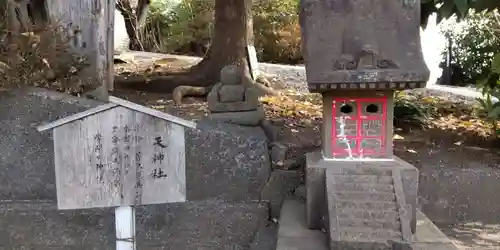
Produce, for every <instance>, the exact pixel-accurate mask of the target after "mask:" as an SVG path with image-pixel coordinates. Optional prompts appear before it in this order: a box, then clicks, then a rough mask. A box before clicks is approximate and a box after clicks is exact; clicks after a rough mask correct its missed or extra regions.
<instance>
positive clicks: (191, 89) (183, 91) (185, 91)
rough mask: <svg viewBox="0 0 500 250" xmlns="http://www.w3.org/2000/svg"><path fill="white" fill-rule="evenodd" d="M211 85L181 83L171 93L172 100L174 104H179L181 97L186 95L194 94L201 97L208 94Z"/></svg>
mask: <svg viewBox="0 0 500 250" xmlns="http://www.w3.org/2000/svg"><path fill="white" fill-rule="evenodd" d="M210 90H211V87H195V86H187V85H182V86H177V87H176V88H175V89H174V91H173V93H172V95H173V98H172V99H173V100H174V103H175V104H176V105H181V104H182V98H184V97H187V96H196V97H202V96H206V95H208V92H210Z"/></svg>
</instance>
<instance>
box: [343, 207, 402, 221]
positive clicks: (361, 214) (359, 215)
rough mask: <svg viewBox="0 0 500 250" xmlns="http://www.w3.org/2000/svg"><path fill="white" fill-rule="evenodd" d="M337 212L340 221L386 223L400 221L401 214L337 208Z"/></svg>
mask: <svg viewBox="0 0 500 250" xmlns="http://www.w3.org/2000/svg"><path fill="white" fill-rule="evenodd" d="M335 212H336V215H337V218H338V219H351V220H358V219H364V220H385V221H397V220H399V213H398V212H396V211H383V210H365V209H345V208H337V209H336V210H335Z"/></svg>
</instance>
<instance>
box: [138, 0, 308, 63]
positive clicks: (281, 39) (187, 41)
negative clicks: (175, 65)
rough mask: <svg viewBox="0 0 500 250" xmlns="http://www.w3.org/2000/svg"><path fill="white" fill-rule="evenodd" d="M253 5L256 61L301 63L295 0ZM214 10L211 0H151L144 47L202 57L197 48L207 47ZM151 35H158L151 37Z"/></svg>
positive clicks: (260, 1)
mask: <svg viewBox="0 0 500 250" xmlns="http://www.w3.org/2000/svg"><path fill="white" fill-rule="evenodd" d="M165 2H170V4H169V3H165ZM253 5H254V9H253V18H254V34H255V41H254V43H255V47H256V49H257V56H258V58H259V60H261V61H268V62H276V63H286V64H295V63H299V62H301V60H302V55H301V53H300V44H301V42H300V26H299V22H298V12H297V10H298V0H272V1H270V0H255V1H254V4H253ZM213 11H214V0H182V1H180V3H179V4H178V5H173V4H172V1H167V0H156V1H154V2H153V5H152V7H151V14H150V16H149V18H148V22H147V29H146V30H147V31H148V33H149V34H151V35H146V36H145V37H147V38H148V39H144V40H147V41H146V42H145V43H146V44H147V45H146V47H147V48H148V49H153V50H155V51H158V52H163V53H183V54H193V55H197V56H203V54H200V51H202V49H203V48H206V47H207V46H208V44H209V42H210V38H211V35H212V34H211V31H212V25H213V22H212V21H213V14H214V12H213ZM153 34H158V35H156V36H154V39H151V37H153ZM152 41H153V42H152ZM200 48H201V49H200Z"/></svg>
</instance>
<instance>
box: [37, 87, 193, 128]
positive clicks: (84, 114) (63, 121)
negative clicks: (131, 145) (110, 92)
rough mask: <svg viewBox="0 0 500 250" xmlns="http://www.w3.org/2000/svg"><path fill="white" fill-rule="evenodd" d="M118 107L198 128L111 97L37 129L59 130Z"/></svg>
mask: <svg viewBox="0 0 500 250" xmlns="http://www.w3.org/2000/svg"><path fill="white" fill-rule="evenodd" d="M116 107H124V108H128V109H131V110H134V111H136V112H140V113H144V114H148V115H151V116H154V117H156V118H159V119H162V120H165V121H169V122H172V123H176V124H178V125H181V126H184V127H188V128H196V123H195V122H192V121H188V120H185V119H182V118H179V117H176V116H173V115H170V114H167V113H164V112H161V111H158V110H156V109H152V108H148V107H145V106H142V105H138V104H136V103H133V102H130V101H127V100H124V99H120V98H118V97H114V96H110V97H109V103H106V104H103V105H100V106H97V107H95V108H92V109H89V110H85V111H83V112H80V113H76V114H74V115H71V116H68V117H64V118H61V119H59V120H56V121H53V122H50V123H46V124H42V125H40V126H38V127H37V128H36V129H37V130H38V131H39V132H42V131H45V130H49V129H54V128H57V127H59V126H62V125H65V124H67V123H71V122H73V121H76V120H80V119H83V118H85V117H88V116H92V115H95V114H98V113H101V112H103V111H106V110H110V109H113V108H116Z"/></svg>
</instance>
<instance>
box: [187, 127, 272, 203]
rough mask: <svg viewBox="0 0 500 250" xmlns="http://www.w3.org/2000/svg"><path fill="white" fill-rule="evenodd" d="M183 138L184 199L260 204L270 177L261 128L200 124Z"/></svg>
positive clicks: (265, 145) (267, 153)
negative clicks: (184, 149) (184, 155)
mask: <svg viewBox="0 0 500 250" xmlns="http://www.w3.org/2000/svg"><path fill="white" fill-rule="evenodd" d="M197 128H198V130H190V131H188V133H187V134H186V150H187V151H186V175H187V179H186V183H187V199H188V200H201V199H207V198H217V199H223V200H234V201H236V200H248V201H251V200H254V201H255V200H260V198H261V191H262V188H263V187H264V185H265V184H266V183H267V181H268V179H269V175H270V174H271V160H270V159H269V150H268V144H267V137H266V135H265V134H264V131H263V130H262V129H261V128H260V127H245V126H239V125H234V124H228V123H222V122H214V121H209V120H201V121H199V122H198V125H197Z"/></svg>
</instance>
